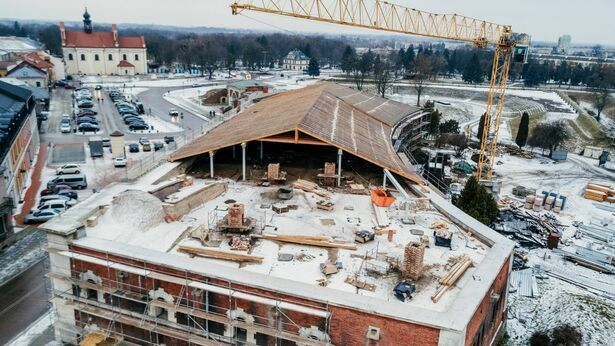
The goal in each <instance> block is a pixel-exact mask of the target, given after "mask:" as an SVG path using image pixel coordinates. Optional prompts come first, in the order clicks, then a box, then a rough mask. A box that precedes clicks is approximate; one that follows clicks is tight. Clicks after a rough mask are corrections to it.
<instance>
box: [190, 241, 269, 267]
mask: <svg viewBox="0 0 615 346" xmlns="http://www.w3.org/2000/svg"><path fill="white" fill-rule="evenodd" d="M178 251H179V252H184V253H187V254H189V255H192V256H199V257H205V258H215V259H220V260H226V261H235V262H250V263H262V262H263V258H262V257H259V256H252V255H246V254H239V253H234V252H226V251H222V250H220V249H216V248H197V247H192V246H186V245H180V246H179V249H178Z"/></svg>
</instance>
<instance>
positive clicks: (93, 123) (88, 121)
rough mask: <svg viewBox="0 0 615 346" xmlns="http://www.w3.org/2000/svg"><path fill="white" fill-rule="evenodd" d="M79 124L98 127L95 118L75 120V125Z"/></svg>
mask: <svg viewBox="0 0 615 346" xmlns="http://www.w3.org/2000/svg"><path fill="white" fill-rule="evenodd" d="M81 124H92V125H98V120H96V119H95V118H90V117H83V118H79V120H77V125H81Z"/></svg>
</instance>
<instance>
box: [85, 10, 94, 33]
mask: <svg viewBox="0 0 615 346" xmlns="http://www.w3.org/2000/svg"><path fill="white" fill-rule="evenodd" d="M83 32H85V33H86V34H91V33H92V20H91V19H90V14H89V13H88V8H87V7H86V8H85V13H83Z"/></svg>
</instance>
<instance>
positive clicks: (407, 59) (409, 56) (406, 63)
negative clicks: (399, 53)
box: [404, 45, 416, 70]
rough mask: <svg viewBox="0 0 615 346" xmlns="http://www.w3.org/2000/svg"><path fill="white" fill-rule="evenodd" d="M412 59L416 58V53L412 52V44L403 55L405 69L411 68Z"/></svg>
mask: <svg viewBox="0 0 615 346" xmlns="http://www.w3.org/2000/svg"><path fill="white" fill-rule="evenodd" d="M414 59H416V54H415V53H414V45H410V47H408V49H406V54H405V55H404V67H405V68H406V70H411V69H412V66H413V64H414Z"/></svg>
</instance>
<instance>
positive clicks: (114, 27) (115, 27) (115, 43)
mask: <svg viewBox="0 0 615 346" xmlns="http://www.w3.org/2000/svg"><path fill="white" fill-rule="evenodd" d="M111 31H112V32H113V44H114V45H115V46H116V47H119V46H120V42H119V38H118V35H117V24H112V25H111Z"/></svg>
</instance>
